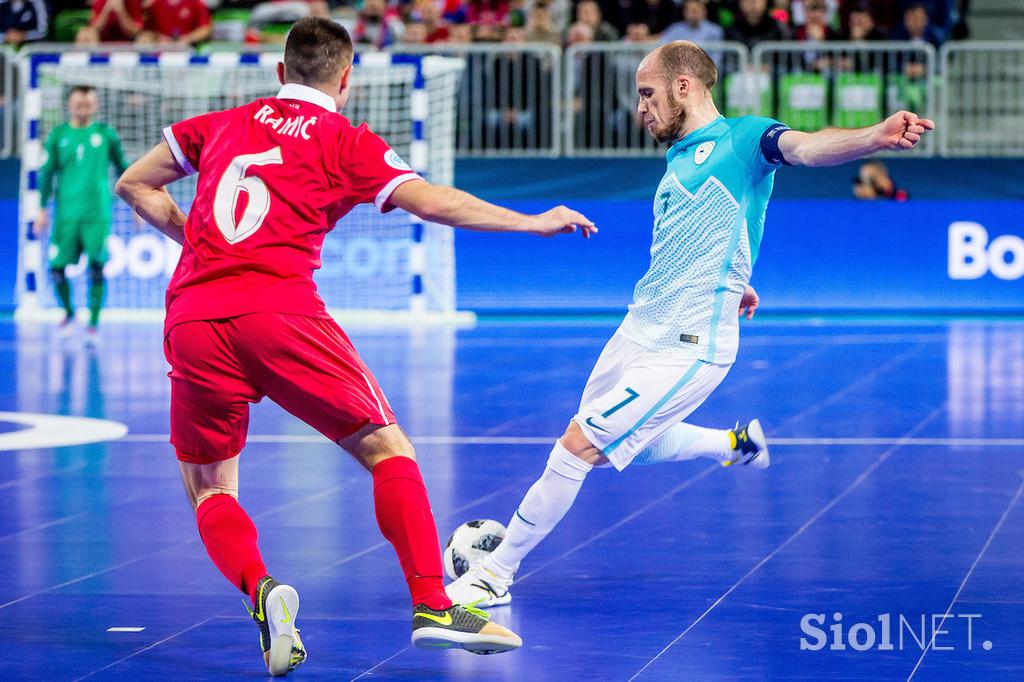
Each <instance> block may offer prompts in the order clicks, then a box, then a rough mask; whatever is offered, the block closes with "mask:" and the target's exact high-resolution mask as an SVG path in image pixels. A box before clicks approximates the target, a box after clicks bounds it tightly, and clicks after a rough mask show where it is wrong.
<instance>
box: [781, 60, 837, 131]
mask: <svg viewBox="0 0 1024 682" xmlns="http://www.w3.org/2000/svg"><path fill="white" fill-rule="evenodd" d="M827 110H828V81H826V80H825V77H824V76H821V75H819V74H816V73H790V74H786V75H784V76H782V77H781V78H780V79H779V116H778V118H779V120H780V121H782V122H783V123H785V124H786V125H788V126H789V127H791V128H793V129H795V130H806V131H814V130H821V129H822V128H824V127H825V125H826V124H827V123H828V111H827Z"/></svg>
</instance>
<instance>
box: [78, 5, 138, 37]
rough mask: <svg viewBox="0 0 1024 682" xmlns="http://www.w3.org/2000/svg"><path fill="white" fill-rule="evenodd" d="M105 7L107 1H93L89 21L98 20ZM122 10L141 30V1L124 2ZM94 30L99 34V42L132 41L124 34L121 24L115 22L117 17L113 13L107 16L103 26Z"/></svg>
mask: <svg viewBox="0 0 1024 682" xmlns="http://www.w3.org/2000/svg"><path fill="white" fill-rule="evenodd" d="M106 6H107V0H94V2H93V3H92V18H91V19H90V22H92V21H95V20H96V19H97V18H99V16H100V14H102V13H103V8H104V7H106ZM124 8H125V11H126V12H127V13H128V16H129V17H131V19H132V21H134V22H135V23H136V24H137V25H138V26H139V27H140V28H141V27H142V23H143V16H142V0H125V2H124ZM96 28H97V29H98V30H99V32H100V41H101V42H104V43H116V42H123V41H126V40H131V39H132V37H131V36H130V35H128V34H127V33H125V32H124V29H122V28H121V23H120V22H119V21H118V20H117V15H116V14H114V13H113V12H111V13H110V14H108V15H107V18H106V20H105V21H104V22H103V24H102V25H97V26H96Z"/></svg>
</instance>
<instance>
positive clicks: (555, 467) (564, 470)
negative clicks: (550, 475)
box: [547, 441, 594, 481]
mask: <svg viewBox="0 0 1024 682" xmlns="http://www.w3.org/2000/svg"><path fill="white" fill-rule="evenodd" d="M547 468H548V469H550V470H551V471H553V472H555V473H556V474H558V475H559V476H562V477H564V478H568V479H570V480H573V481H582V480H583V479H584V478H586V477H587V474H589V473H590V470H591V469H593V468H594V466H593V465H592V464H587V463H586V462H584V461H583V460H582V459H580V458H579V457H577V456H576V455H574V454H572V453H571V452H569V451H568V450H566V449H565V448H564V447H563V446H562V444H561V443H559V442H558V441H555V447H554V449H552V450H551V456H550V457H548V465H547Z"/></svg>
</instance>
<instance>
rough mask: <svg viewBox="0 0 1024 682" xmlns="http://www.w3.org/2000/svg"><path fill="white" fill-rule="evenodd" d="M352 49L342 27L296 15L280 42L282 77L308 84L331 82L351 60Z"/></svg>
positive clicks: (330, 22)
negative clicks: (281, 46) (281, 44)
mask: <svg viewBox="0 0 1024 682" xmlns="http://www.w3.org/2000/svg"><path fill="white" fill-rule="evenodd" d="M352 53H353V50H352V38H350V37H349V35H348V31H346V30H345V27H343V26H341V25H340V24H337V23H335V22H333V21H331V20H330V19H325V18H322V17H305V18H303V19H299V20H298V21H296V22H295V25H294V26H292V28H291V30H290V31H289V32H288V39H287V40H286V41H285V44H284V71H285V78H286V79H287V80H288V82H291V83H301V84H302V85H309V86H317V85H328V84H334V83H336V82H337V81H338V78H340V77H341V72H342V71H344V70H345V68H346V67H348V66H349V65H350V64H352Z"/></svg>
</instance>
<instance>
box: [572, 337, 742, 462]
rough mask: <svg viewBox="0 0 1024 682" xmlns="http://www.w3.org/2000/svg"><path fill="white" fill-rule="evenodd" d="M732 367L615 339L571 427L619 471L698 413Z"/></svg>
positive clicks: (604, 353) (599, 361)
mask: <svg viewBox="0 0 1024 682" xmlns="http://www.w3.org/2000/svg"><path fill="white" fill-rule="evenodd" d="M731 367H732V365H716V364H712V363H710V362H705V361H703V360H697V359H695V358H693V357H692V356H688V355H684V354H682V353H676V352H672V351H668V352H665V351H662V352H654V351H650V350H647V349H646V348H644V347H643V346H640V345H638V344H636V343H633V342H632V341H630V340H629V339H626V338H624V337H623V336H621V335H619V334H615V335H614V336H613V337H612V338H611V340H610V341H609V342H608V345H606V346H605V347H604V350H603V351H602V352H601V357H599V358H598V359H597V364H596V365H595V366H594V371H593V372H591V374H590V378H589V379H588V380H587V386H586V388H584V389H583V399H582V400H581V402H580V409H579V412H577V413H576V416H575V417H573V421H575V422H576V423H577V424H578V425H579V427H580V429H582V430H583V435H585V436H586V437H587V440H589V441H590V443H591V444H592V445H594V446H595V447H597V448H598V449H600V450H601V452H603V453H604V455H605V457H607V458H608V459H609V460H610V461H611V463H612V465H613V466H614V467H615V468H616V469H618V470H620V471H621V470H622V469H625V468H626V466H628V465H629V463H630V462H631V461H633V458H634V457H636V456H637V455H638V454H640V452H642V451H643V449H644V448H646V447H647V446H648V445H650V444H651V443H653V442H654V441H655V440H657V439H658V437H659V436H661V435H662V434H663V433H665V431H667V430H668V429H670V428H672V427H673V426H675V425H676V424H678V423H679V422H681V421H683V420H684V419H686V417H688V416H690V413H691V412H693V411H694V410H696V409H697V408H698V407H700V406H701V404H702V403H703V402H704V401H705V400H707V397H708V396H709V395H711V392H712V391H713V390H715V388H716V387H717V386H718V385H719V384H720V383H722V380H723V379H725V375H726V374H728V373H729V369H730V368H731Z"/></svg>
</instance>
